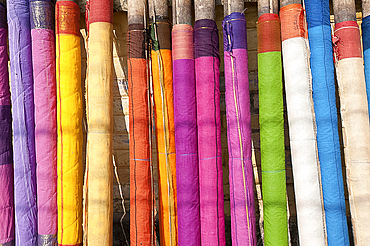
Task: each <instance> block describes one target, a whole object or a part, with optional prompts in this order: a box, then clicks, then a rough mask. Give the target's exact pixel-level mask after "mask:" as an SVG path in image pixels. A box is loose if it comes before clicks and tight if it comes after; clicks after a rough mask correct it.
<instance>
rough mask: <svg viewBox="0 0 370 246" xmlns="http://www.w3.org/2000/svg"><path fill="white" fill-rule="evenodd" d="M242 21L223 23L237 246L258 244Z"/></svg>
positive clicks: (233, 226)
mask: <svg viewBox="0 0 370 246" xmlns="http://www.w3.org/2000/svg"><path fill="white" fill-rule="evenodd" d="M245 22H246V21H245V17H244V14H241V13H232V14H231V15H228V16H226V17H225V20H224V22H223V29H224V35H223V36H224V62H225V89H226V92H225V101H226V119H227V137H228V150H229V182H230V209H231V238H232V242H233V245H239V246H242V245H256V244H257V239H256V216H255V206H254V190H253V188H254V176H253V166H252V158H251V156H252V138H251V135H252V130H251V112H250V96H249V81H248V51H247V30H246V23H245Z"/></svg>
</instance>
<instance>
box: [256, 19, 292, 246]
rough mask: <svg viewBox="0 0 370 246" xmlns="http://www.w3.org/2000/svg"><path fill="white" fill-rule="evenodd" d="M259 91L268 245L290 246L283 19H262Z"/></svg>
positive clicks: (264, 203)
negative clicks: (282, 42) (284, 105)
mask: <svg viewBox="0 0 370 246" xmlns="http://www.w3.org/2000/svg"><path fill="white" fill-rule="evenodd" d="M257 39H258V92H259V113H260V115H259V122H260V138H261V169H262V195H263V217H264V232H265V245H280V246H284V245H285V246H287V245H288V244H289V243H288V226H287V202H286V177H285V145H284V144H285V143H284V111H283V83H282V64H281V38H280V19H279V16H278V15H277V14H273V13H265V14H262V15H261V16H260V17H259V18H258V23H257Z"/></svg>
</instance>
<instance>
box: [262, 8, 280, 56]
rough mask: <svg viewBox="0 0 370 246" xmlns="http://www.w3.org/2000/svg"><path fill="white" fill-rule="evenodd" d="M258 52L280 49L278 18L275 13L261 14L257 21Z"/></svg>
mask: <svg viewBox="0 0 370 246" xmlns="http://www.w3.org/2000/svg"><path fill="white" fill-rule="evenodd" d="M257 40H258V53H264V52H271V51H281V36H280V19H279V16H278V15H277V14H270V13H267V14H263V15H261V16H260V17H259V18H258V22H257Z"/></svg>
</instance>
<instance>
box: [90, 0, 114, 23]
mask: <svg viewBox="0 0 370 246" xmlns="http://www.w3.org/2000/svg"><path fill="white" fill-rule="evenodd" d="M89 10H90V13H89V14H90V15H89V24H91V23H94V22H108V23H112V24H113V1H112V0H95V1H91V0H90V6H89Z"/></svg>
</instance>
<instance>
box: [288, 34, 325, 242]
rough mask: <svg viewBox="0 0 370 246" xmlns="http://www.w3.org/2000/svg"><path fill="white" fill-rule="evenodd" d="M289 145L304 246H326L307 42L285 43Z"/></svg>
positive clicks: (294, 41) (301, 40) (300, 230)
mask: <svg viewBox="0 0 370 246" xmlns="http://www.w3.org/2000/svg"><path fill="white" fill-rule="evenodd" d="M282 53H283V65H284V78H285V91H286V101H287V108H288V123H289V134H290V146H291V156H292V166H293V175H294V189H295V198H296V207H297V220H298V231H299V242H300V245H301V246H306V245H307V246H312V245H315V246H324V245H326V244H327V242H326V235H325V217H324V209H323V202H322V192H321V184H320V175H319V173H320V166H319V162H318V156H317V145H316V133H315V117H314V111H313V101H312V89H311V83H312V81H311V72H310V69H309V58H308V54H309V50H308V43H307V40H306V39H304V38H302V37H297V38H291V39H287V40H285V41H283V42H282Z"/></svg>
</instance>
